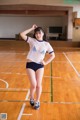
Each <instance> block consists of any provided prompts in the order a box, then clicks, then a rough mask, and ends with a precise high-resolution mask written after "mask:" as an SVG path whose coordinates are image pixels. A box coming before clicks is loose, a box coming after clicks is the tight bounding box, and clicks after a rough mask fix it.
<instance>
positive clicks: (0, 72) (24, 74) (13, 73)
mask: <svg viewBox="0 0 80 120" xmlns="http://www.w3.org/2000/svg"><path fill="white" fill-rule="evenodd" d="M0 74H17V75H27V74H26V73H11V72H0ZM43 77H47V78H51V77H52V78H61V77H59V76H47V75H45V76H43Z"/></svg>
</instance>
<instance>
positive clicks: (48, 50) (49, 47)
mask: <svg viewBox="0 0 80 120" xmlns="http://www.w3.org/2000/svg"><path fill="white" fill-rule="evenodd" d="M47 52H48V53H49V54H51V53H52V52H54V50H53V48H52V46H51V45H50V43H48V44H47Z"/></svg>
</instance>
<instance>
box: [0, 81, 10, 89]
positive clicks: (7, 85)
mask: <svg viewBox="0 0 80 120" xmlns="http://www.w3.org/2000/svg"><path fill="white" fill-rule="evenodd" d="M0 81H2V82H4V83H5V84H6V88H8V87H9V84H8V82H6V81H5V80H3V79H0Z"/></svg>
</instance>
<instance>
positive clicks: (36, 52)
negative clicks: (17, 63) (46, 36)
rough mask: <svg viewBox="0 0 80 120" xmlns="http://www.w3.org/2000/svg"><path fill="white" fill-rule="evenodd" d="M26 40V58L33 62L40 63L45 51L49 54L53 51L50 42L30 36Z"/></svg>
mask: <svg viewBox="0 0 80 120" xmlns="http://www.w3.org/2000/svg"><path fill="white" fill-rule="evenodd" d="M26 41H27V42H28V43H29V46H30V51H29V52H28V55H27V59H29V60H31V61H33V62H36V63H40V62H41V61H42V60H43V59H44V57H45V54H46V52H48V53H49V54H50V53H52V52H53V51H54V50H53V48H52V46H51V45H50V43H48V42H46V41H40V40H37V39H35V38H31V37H28V38H27V40H26Z"/></svg>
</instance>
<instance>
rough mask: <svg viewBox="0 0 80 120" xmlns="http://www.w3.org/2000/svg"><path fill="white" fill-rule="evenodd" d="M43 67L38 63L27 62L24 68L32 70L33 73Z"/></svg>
mask: <svg viewBox="0 0 80 120" xmlns="http://www.w3.org/2000/svg"><path fill="white" fill-rule="evenodd" d="M43 67H44V65H42V64H40V63H35V62H27V63H26V68H30V69H32V70H34V71H35V72H36V71H37V70H38V69H40V68H43Z"/></svg>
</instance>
